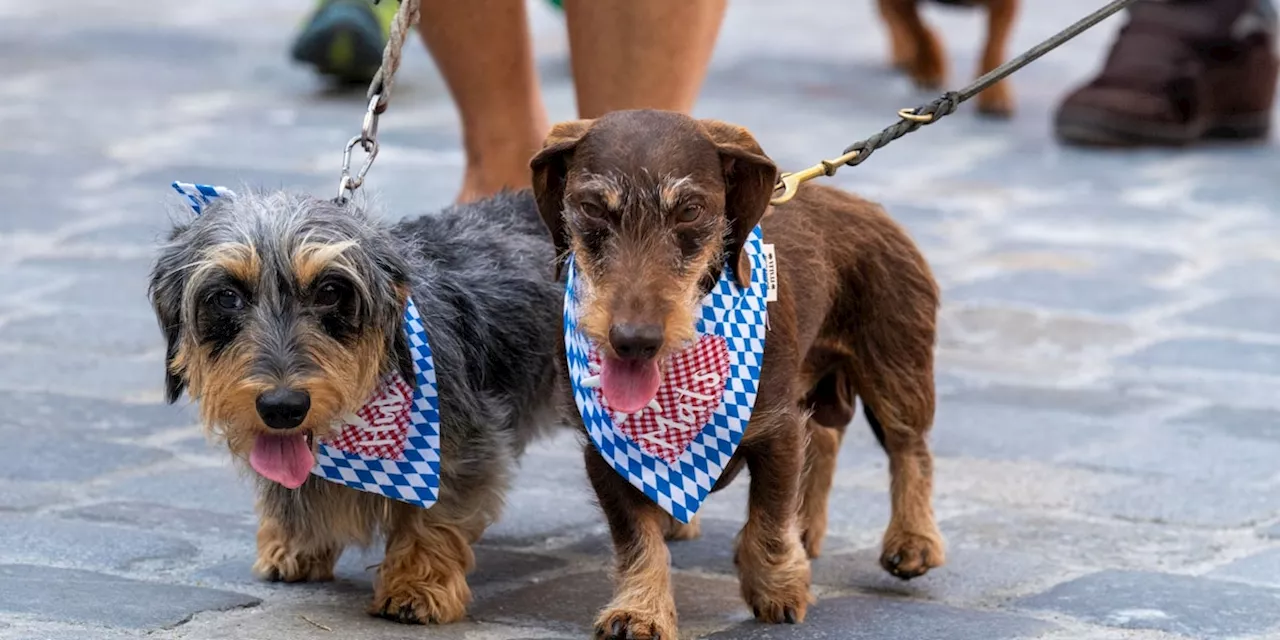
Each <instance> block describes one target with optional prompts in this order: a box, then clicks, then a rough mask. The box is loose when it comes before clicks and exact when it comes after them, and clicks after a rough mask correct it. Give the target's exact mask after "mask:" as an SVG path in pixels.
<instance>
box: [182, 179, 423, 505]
mask: <svg viewBox="0 0 1280 640" xmlns="http://www.w3.org/2000/svg"><path fill="white" fill-rule="evenodd" d="M173 188H174V190H176V191H177V192H178V193H180V194H182V195H183V196H185V197H186V198H187V200H188V201H189V203H190V204H191V208H192V209H193V210H194V211H195V212H196V214H197V215H199V214H200V213H201V212H203V211H204V207H205V206H206V205H208V204H209V203H210V202H212V201H213V199H215V198H219V197H224V196H225V197H235V193H234V192H232V191H231V190H229V189H227V188H225V187H214V186H209V185H200V184H191V183H185V182H174V183H173ZM404 325H405V334H406V336H407V337H408V339H409V350H410V352H412V355H413V369H414V376H415V378H416V380H414V384H413V385H410V384H409V383H408V382H406V381H405V380H404V379H403V377H401V376H400V375H399V374H398V373H391V374H388V375H387V376H386V377H385V378H383V379H382V380H381V381H380V383H379V385H378V388H377V390H375V391H374V394H373V396H372V397H371V398H370V399H369V401H368V402H367V403H366V404H365V405H364V406H363V407H361V408H360V410H359V411H356V412H355V413H354V414H349V415H347V416H345V417H344V418H343V419H342V423H343V424H342V425H341V426H340V427H338V428H337V429H336V434H335V435H334V436H333V437H331V438H330V439H328V440H326V441H322V442H320V443H319V447H318V449H319V451H318V452H317V454H316V466H315V468H313V469H312V470H311V473H312V474H313V475H317V476H320V477H322V478H324V479H326V480H329V481H331V482H336V483H338V484H342V485H346V486H348V487H352V488H354V489H359V490H361V491H367V492H369V493H376V494H378V495H382V496H386V497H388V498H392V499H395V500H400V501H403V502H408V503H410V504H414V505H418V506H420V507H424V508H426V507H430V506H431V505H433V504H435V502H436V499H437V497H438V496H439V493H440V399H439V386H438V384H437V382H436V368H435V362H434V360H433V359H432V357H431V346H430V344H429V343H428V342H427V331H426V328H425V327H424V326H423V325H422V317H421V316H420V315H419V314H418V307H417V306H416V305H414V303H413V299H412V298H410V299H409V304H408V306H407V307H406V308H405V311H404ZM335 426H336V425H335Z"/></svg>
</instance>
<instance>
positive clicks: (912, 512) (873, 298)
mask: <svg viewBox="0 0 1280 640" xmlns="http://www.w3.org/2000/svg"><path fill="white" fill-rule="evenodd" d="M858 277H859V279H860V280H859V282H858V284H857V286H856V287H851V289H850V290H851V292H852V295H851V296H850V302H851V303H852V307H851V308H852V309H855V313H856V317H855V321H853V322H849V323H847V326H846V327H844V329H843V332H842V333H843V335H844V340H845V342H846V343H847V344H848V345H850V346H851V347H852V349H853V353H854V358H853V359H852V360H851V361H850V365H851V367H852V369H851V370H852V371H853V373H854V380H853V384H854V387H855V388H856V389H857V391H858V394H859V397H860V398H862V408H863V413H864V414H865V415H866V417H867V422H868V423H870V425H871V428H872V430H873V431H875V432H876V434H877V436H878V437H879V436H883V439H882V444H883V447H884V450H885V452H886V453H887V454H888V456H889V476H890V485H889V490H890V498H891V506H892V513H891V515H890V518H889V526H888V528H887V530H886V531H885V534H884V548H883V552H882V554H881V557H880V564H881V566H883V567H884V569H885V570H886V571H888V572H889V573H891V574H893V575H895V576H897V577H899V578H902V579H910V578H914V577H916V576H919V575H923V574H924V573H925V572H927V571H928V570H929V569H931V568H934V567H938V566H941V565H942V564H943V563H944V562H945V552H944V550H943V540H942V534H941V532H939V531H938V525H937V523H936V522H935V521H934V517H933V455H932V454H931V453H930V452H929V445H928V442H927V437H928V434H929V430H930V429H931V428H932V426H933V417H934V409H935V404H936V397H935V390H934V381H933V366H934V352H933V348H934V342H935V340H936V338H937V313H938V304H939V294H938V288H937V284H936V282H935V281H934V280H933V277H932V274H931V273H930V272H929V268H928V264H927V263H926V262H925V261H924V258H923V256H921V255H920V254H919V251H918V250H916V249H915V248H914V247H913V246H911V245H910V244H909V241H908V240H907V238H906V237H905V235H901V234H892V235H886V236H885V238H884V242H883V244H882V246H881V250H880V251H878V252H869V255H868V257H867V258H866V259H865V260H864V262H863V263H862V264H860V265H859V275H858Z"/></svg>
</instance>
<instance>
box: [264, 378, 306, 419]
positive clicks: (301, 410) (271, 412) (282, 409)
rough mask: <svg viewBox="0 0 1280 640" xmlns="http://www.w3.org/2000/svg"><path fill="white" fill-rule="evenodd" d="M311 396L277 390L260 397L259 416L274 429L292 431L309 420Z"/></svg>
mask: <svg viewBox="0 0 1280 640" xmlns="http://www.w3.org/2000/svg"><path fill="white" fill-rule="evenodd" d="M310 410H311V396H310V394H308V393H307V392H306V391H296V390H294V389H281V388H276V389H272V390H270V391H264V392H263V393H262V395H260V396H258V415H259V416H262V421H263V422H265V423H267V426H268V427H271V428H272V429H292V428H294V427H296V426H298V425H300V424H302V421H303V420H306V419H307V412H308V411H310Z"/></svg>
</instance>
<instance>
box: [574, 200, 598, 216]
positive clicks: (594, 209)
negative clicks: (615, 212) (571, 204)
mask: <svg viewBox="0 0 1280 640" xmlns="http://www.w3.org/2000/svg"><path fill="white" fill-rule="evenodd" d="M578 211H581V212H582V215H584V216H587V217H588V218H603V217H604V209H603V208H601V207H600V205H598V204H596V203H594V202H580V203H578Z"/></svg>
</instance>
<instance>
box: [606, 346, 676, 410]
mask: <svg viewBox="0 0 1280 640" xmlns="http://www.w3.org/2000/svg"><path fill="white" fill-rule="evenodd" d="M661 384H662V375H661V374H660V372H659V371H658V362H657V361H656V360H646V361H639V360H616V359H614V358H605V359H604V363H603V366H602V368H601V370H600V390H601V391H603V392H604V397H605V399H606V400H608V401H609V406H610V407H612V408H613V409H615V410H617V411H621V412H623V413H635V412H637V411H639V410H641V409H643V408H645V407H646V406H647V405H648V404H649V401H650V400H653V399H654V397H656V396H657V395H658V387H659V386H661Z"/></svg>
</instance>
